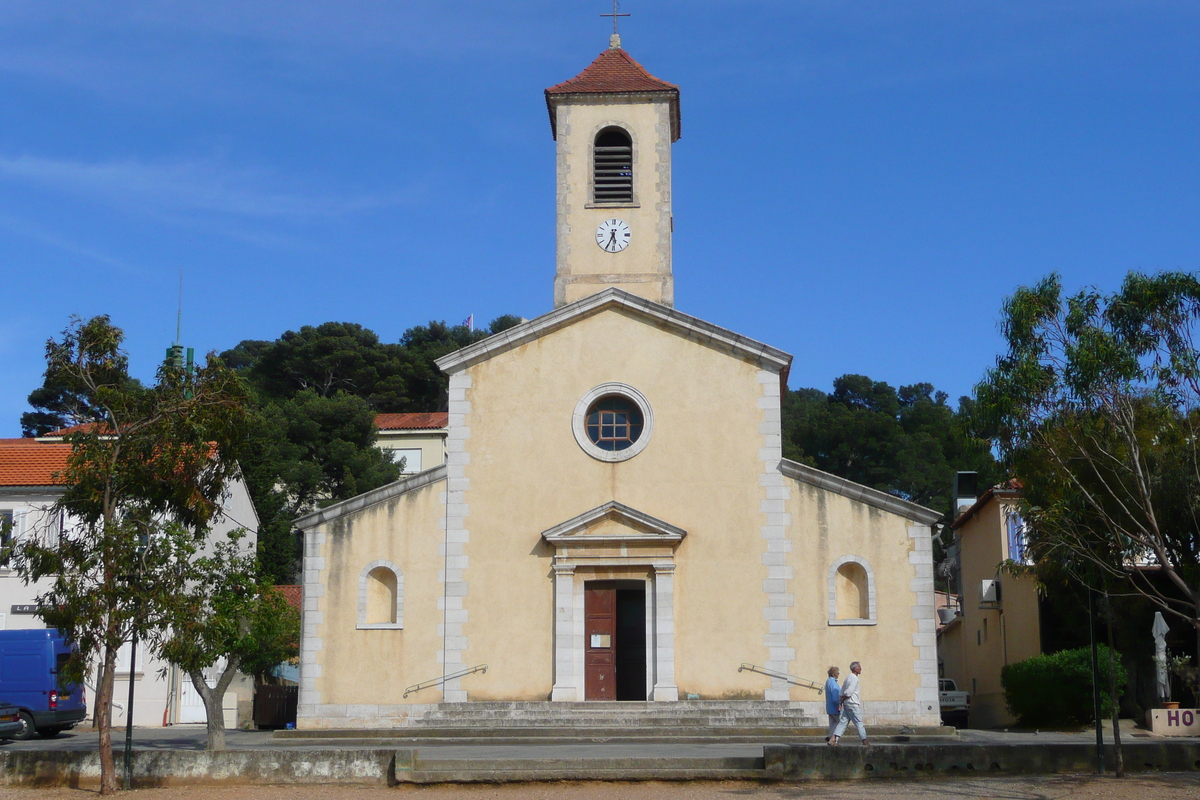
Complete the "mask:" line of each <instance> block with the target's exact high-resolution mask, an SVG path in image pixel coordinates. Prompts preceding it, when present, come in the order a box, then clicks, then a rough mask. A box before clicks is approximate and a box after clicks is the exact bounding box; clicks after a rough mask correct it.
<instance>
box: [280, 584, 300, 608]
mask: <svg viewBox="0 0 1200 800" xmlns="http://www.w3.org/2000/svg"><path fill="white" fill-rule="evenodd" d="M275 591H277V592H279V593H280V594H281V595H283V599H284V600H287V603H288V605H289V606H291V607H292V608H294V609H296V610H297V611H300V610H302V609H303V606H304V587H303V586H298V585H296V584H280V583H277V584H275Z"/></svg>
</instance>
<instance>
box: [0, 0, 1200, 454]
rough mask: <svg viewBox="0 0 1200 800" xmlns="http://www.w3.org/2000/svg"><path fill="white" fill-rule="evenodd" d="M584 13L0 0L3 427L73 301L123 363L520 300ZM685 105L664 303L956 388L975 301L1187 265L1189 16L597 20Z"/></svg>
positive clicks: (1197, 135)
mask: <svg viewBox="0 0 1200 800" xmlns="http://www.w3.org/2000/svg"><path fill="white" fill-rule="evenodd" d="M608 10H610V6H608V4H607V3H606V2H605V0H570V1H569V2H564V1H563V0H557V1H555V0H546V1H544V2H522V1H521V0H510V1H509V2H504V3H483V2H465V1H462V0H443V1H442V2H432V3H431V2H420V3H418V2H402V1H400V0H396V1H395V2H358V1H357V0H337V2H315V1H313V2H302V3H294V2H273V1H271V2H268V1H267V0H238V1H237V2H223V1H222V0H210V1H209V2H205V3H182V2H158V3H130V2H117V1H115V0H114V1H113V2H106V3H103V4H100V3H96V4H90V3H82V4H81V3H77V2H75V3H65V2H53V1H52V0H36V1H35V2H19V1H17V0H6V2H4V3H2V4H0V275H2V277H3V285H4V289H5V291H4V297H5V299H6V301H7V302H6V303H5V305H6V313H5V314H3V315H2V316H0V365H2V368H3V375H4V381H3V384H2V388H0V436H16V435H19V434H18V431H19V425H18V419H19V416H20V414H21V412H22V411H24V410H26V405H25V397H26V395H27V394H28V393H29V391H30V390H31V389H33V388H35V387H36V386H37V385H39V383H40V381H41V371H42V368H43V363H42V349H43V344H44V342H45V341H46V339H47V338H49V337H51V336H54V335H56V334H57V333H58V332H59V331H61V330H62V328H63V327H64V326H65V324H66V323H67V320H68V317H69V316H70V315H71V314H78V315H82V316H85V317H86V316H91V315H94V314H100V313H106V314H109V315H111V316H112V318H113V320H114V321H115V322H116V323H117V324H118V325H120V326H121V327H123V328H124V329H125V330H126V332H127V334H128V339H127V345H128V349H129V351H130V355H131V358H132V364H133V369H134V371H135V373H136V374H138V375H139V376H140V377H143V378H149V377H151V376H152V375H153V370H154V366H155V365H156V364H157V362H158V361H159V360H160V359H161V357H162V354H163V350H164V348H165V347H166V346H167V345H169V344H170V343H171V342H172V341H173V339H174V336H175V316H176V314H175V312H176V301H177V293H178V280H179V270H180V269H181V268H182V269H183V273H184V300H183V340H184V343H185V344H187V345H190V346H193V347H195V348H196V349H197V351H199V352H204V351H207V350H223V349H225V348H228V347H230V346H232V345H234V344H236V343H237V342H238V341H240V340H242V339H273V338H275V337H277V336H279V335H280V334H281V333H283V332H284V331H285V330H288V329H295V328H298V327H299V326H301V325H306V324H319V323H321V322H325V321H328V320H344V321H351V322H358V323H361V324H363V325H366V326H368V327H370V328H372V329H374V330H375V331H376V332H377V333H379V335H380V336H381V337H382V338H383V339H384V340H387V341H394V340H396V339H398V338H399V336H400V335H401V333H402V332H403V331H404V330H405V329H406V328H408V327H410V326H412V325H417V324H423V323H425V322H427V321H428V320H430V319H445V320H448V321H450V322H457V321H460V320H462V319H464V318H465V317H466V316H467V315H468V314H474V315H475V318H476V320H480V321H483V322H485V323H486V322H487V321H488V320H490V319H491V318H493V317H495V316H498V315H500V314H504V313H514V314H518V315H521V316H525V317H534V316H537V315H540V314H542V313H545V312H546V311H548V310H550V308H551V301H552V294H551V292H552V282H553V274H554V208H553V203H554V142H553V140H552V139H551V137H550V129H549V123H548V119H547V114H546V108H545V103H544V99H543V96H542V90H543V89H544V88H545V87H547V86H550V85H552V84H555V83H558V82H560V81H562V80H565V79H567V78H570V77H572V76H573V75H575V74H577V73H578V72H579V71H580V70H582V69H583V68H584V67H585V66H586V65H587V64H588V63H589V62H590V61H591V60H592V59H593V58H594V57H595V56H596V55H597V54H598V53H599V52H600V51H601V50H602V49H603V48H604V47H605V45H606V44H607V38H608V33H609V32H610V28H609V27H608V25H609V22H608V21H607V20H604V19H601V18H600V16H599V15H600V14H601V13H604V12H606V11H608ZM622 11H626V12H630V13H631V14H632V16H631V17H629V18H628V19H626V20H623V21H622V37H623V40H624V44H625V47H626V49H627V50H628V51H629V52H630V53H631V54H632V55H633V56H634V58H636V59H638V60H639V61H640V62H641V63H642V64H643V65H644V66H645V67H646V68H647V69H648V70H649V71H650V72H651V73H653V74H654V75H656V76H658V77H660V78H662V79H664V80H668V81H671V82H673V83H677V84H679V85H680V86H681V90H682V118H683V126H682V127H683V137H682V138H681V139H680V141H679V142H678V143H677V144H676V145H675V152H674V155H675V162H674V165H675V173H674V192H675V240H674V245H675V262H674V268H675V276H676V306H677V307H678V308H679V309H680V310H682V311H685V312H687V313H690V314H694V315H696V316H699V317H701V318H703V319H706V320H709V321H711V322H714V323H716V324H718V325H723V326H726V327H729V328H732V329H734V330H736V331H737V332H739V333H742V334H744V335H747V336H751V337H754V338H757V339H760V340H763V341H765V342H767V343H769V344H772V345H774V346H776V347H780V348H783V349H784V350H787V351H788V352H790V353H792V354H793V355H794V356H795V361H794V364H793V367H792V373H791V385H792V386H793V387H801V386H815V387H818V388H821V389H826V390H828V389H829V388H830V385H831V382H832V380H833V379H834V378H835V377H836V376H838V375H841V374H843V373H847V372H856V373H863V374H866V375H870V376H871V377H873V378H876V379H879V380H886V381H888V382H890V383H893V384H896V385H900V384H906V383H914V382H918V381H928V382H931V383H933V384H934V385H936V386H937V387H938V388H941V389H944V390H946V391H948V392H949V393H950V394H951V396H953V397H957V396H958V395H961V394H966V393H969V392H970V390H971V387H972V386H973V385H974V383H975V382H976V381H978V380H979V378H980V377H981V375H982V373H983V371H984V370H985V369H986V368H987V367H988V366H989V365H990V364H991V363H992V362H993V361H994V359H995V357H996V354H997V353H998V352H999V348H1000V344H1001V343H1000V336H999V332H998V329H997V321H998V315H999V309H1000V305H1001V303H1002V301H1003V299H1004V297H1005V296H1007V295H1008V294H1010V293H1011V292H1012V290H1013V289H1014V288H1015V287H1016V286H1018V285H1023V284H1029V283H1032V282H1034V281H1036V280H1038V279H1039V278H1040V277H1042V276H1043V275H1045V274H1047V273H1049V272H1051V271H1058V272H1060V273H1062V275H1063V277H1064V282H1065V283H1066V285H1067V286H1068V287H1072V288H1078V287H1082V286H1085V285H1095V286H1098V287H1100V288H1101V289H1105V290H1111V289H1114V288H1116V286H1117V285H1118V284H1119V282H1120V280H1121V278H1122V276H1123V275H1124V274H1125V273H1126V272H1128V271H1129V270H1135V269H1136V270H1142V271H1149V272H1156V271H1160V270H1165V269H1183V270H1195V269H1197V265H1198V263H1200V48H1198V47H1197V36H1198V34H1200V4H1197V3H1195V2H1194V0H1186V1H1182V0H1181V1H1180V2H1169V1H1168V0H1159V1H1156V0H1136V1H1135V0H1128V1H1126V2H1119V1H1117V0H1094V1H1093V2H1086V3H1080V2H1056V1H1055V0H1030V1H1028V2H1027V1H1026V0H1006V1H1004V2H990V1H988V0H980V1H978V2H964V1H963V0H958V2H939V1H938V0H922V2H918V3H899V2H895V0H855V1H853V2H851V0H843V1H842V2H832V1H817V0H814V1H813V2H804V1H802V0H789V1H787V2H782V1H781V2H771V1H770V0H766V1H764V2H754V3H748V2H717V1H715V0H713V1H711V2H709V1H706V0H686V2H685V1H684V0H679V1H677V2H676V1H667V0H657V1H655V2H651V1H650V0H626V2H624V3H623V6H622Z"/></svg>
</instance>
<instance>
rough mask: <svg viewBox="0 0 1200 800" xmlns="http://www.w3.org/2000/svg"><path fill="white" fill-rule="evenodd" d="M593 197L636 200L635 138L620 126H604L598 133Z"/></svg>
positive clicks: (595, 199) (605, 200)
mask: <svg viewBox="0 0 1200 800" xmlns="http://www.w3.org/2000/svg"><path fill="white" fill-rule="evenodd" d="M592 199H593V202H596V203H632V202H633V140H632V139H630V138H629V134H628V133H626V132H625V131H623V130H622V129H620V128H605V129H604V130H602V131H600V133H599V134H597V135H596V145H595V148H594V151H593V156H592Z"/></svg>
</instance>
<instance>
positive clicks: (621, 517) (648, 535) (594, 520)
mask: <svg viewBox="0 0 1200 800" xmlns="http://www.w3.org/2000/svg"><path fill="white" fill-rule="evenodd" d="M685 536H687V531H685V530H684V529H683V528H680V527H677V526H675V525H672V524H671V523H669V522H663V521H662V520H661V519H658V518H657V517H652V516H650V515H649V514H646V513H643V512H641V511H638V510H637V509H635V508H630V507H629V506H627V505H625V504H623V503H618V502H616V501H609V502H607V503H605V504H604V505H602V506H596V507H595V508H593V509H591V510H590V511H585V512H583V513H582V514H580V515H579V516H577V517H572V518H571V519H569V520H566V521H565V522H560V523H559V524H558V525H555V526H554V527H553V528H549V529H547V530H544V531H542V538H543V539H545V540H546V541H547V542H549V543H550V544H552V545H555V546H561V545H569V546H571V547H581V546H589V545H592V546H597V547H602V546H608V545H622V546H628V545H631V544H633V545H636V544H639V543H642V544H669V545H672V546H674V545H676V544H678V543H679V542H681V541H683V537H685Z"/></svg>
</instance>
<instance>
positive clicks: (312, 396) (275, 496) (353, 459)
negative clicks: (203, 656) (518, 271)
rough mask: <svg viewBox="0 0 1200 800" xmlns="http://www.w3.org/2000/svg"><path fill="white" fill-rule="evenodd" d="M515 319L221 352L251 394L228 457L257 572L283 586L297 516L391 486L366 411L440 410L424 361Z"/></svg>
mask: <svg viewBox="0 0 1200 800" xmlns="http://www.w3.org/2000/svg"><path fill="white" fill-rule="evenodd" d="M520 322H521V320H520V318H518V317H514V316H512V315H505V316H502V317H498V318H496V319H495V320H493V321H492V323H491V325H489V327H488V329H487V330H486V331H484V330H478V331H472V330H469V329H468V328H467V327H466V326H462V325H459V326H452V325H447V324H446V323H444V322H436V321H435V322H430V323H429V324H428V325H423V326H416V327H413V328H409V329H408V330H407V331H405V333H404V335H403V337H402V338H401V340H400V342H399V343H394V344H388V343H385V342H381V341H380V340H379V337H378V336H377V335H376V334H375V333H374V332H373V331H371V330H369V329H367V328H364V327H362V326H361V325H355V324H352V323H344V322H327V323H324V324H322V325H318V326H315V327H313V326H305V327H303V328H301V329H300V330H299V331H288V332H287V333H285V334H284V335H283V336H281V337H280V338H279V339H277V340H275V341H273V342H266V341H257V340H247V341H243V342H241V343H239V344H238V345H237V346H236V347H234V348H233V349H231V350H228V351H226V352H225V353H223V354H222V358H223V359H224V360H226V361H227V362H228V363H229V364H230V365H231V366H233V367H234V368H236V369H237V370H238V372H239V373H240V374H242V375H244V376H245V377H246V379H247V380H248V381H249V382H250V384H251V385H252V386H253V387H254V398H255V402H254V406H255V420H254V424H253V425H252V426H250V434H249V436H248V437H247V439H246V441H245V443H244V445H243V447H242V448H241V450H240V451H239V453H238V457H239V461H240V462H241V464H242V468H243V471H244V474H245V476H246V482H247V484H248V486H249V487H250V492H251V496H252V498H253V500H254V505H255V509H256V510H257V511H258V515H259V519H260V527H259V554H260V557H261V559H262V565H263V569H264V571H265V572H266V574H268V575H270V576H272V577H273V578H274V579H275V580H276V581H277V582H280V583H284V582H287V581H290V580H292V579H293V575H294V574H295V569H296V565H297V560H298V555H299V554H298V548H297V546H296V544H297V541H296V537H295V535H294V534H293V531H292V520H294V519H295V518H296V517H297V516H298V515H300V514H304V513H307V512H308V511H311V510H313V509H314V508H317V507H320V506H323V505H327V504H329V503H334V502H338V501H340V500H345V499H348V498H350V497H353V496H355V495H357V494H361V493H362V492H366V491H370V490H371V489H374V488H376V487H378V486H382V485H383V484H385V483H388V482H390V481H393V480H396V478H397V477H398V474H399V470H398V468H397V465H395V464H392V463H390V461H389V460H388V458H387V456H386V455H384V454H383V453H381V452H380V451H379V449H378V448H377V447H376V446H375V437H376V430H375V427H374V417H375V414H376V413H380V412H405V411H437V410H444V409H445V408H446V402H447V380H446V377H445V376H444V375H442V374H441V372H440V371H439V370H438V369H437V366H436V364H434V361H435V360H436V359H437V358H440V357H441V356H443V355H445V354H446V353H450V352H452V351H454V350H457V349H459V348H461V347H464V346H466V345H469V344H472V343H474V342H477V341H480V340H481V339H484V338H486V337H487V336H489V335H491V334H494V333H498V332H499V331H502V330H505V329H507V328H510V327H512V326H513V325H516V324H519V323H520Z"/></svg>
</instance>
